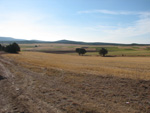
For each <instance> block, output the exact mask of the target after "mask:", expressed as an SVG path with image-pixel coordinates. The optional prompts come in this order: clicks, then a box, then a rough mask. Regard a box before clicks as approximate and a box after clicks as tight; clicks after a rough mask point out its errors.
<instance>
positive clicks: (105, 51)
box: [99, 48, 108, 57]
mask: <svg viewBox="0 0 150 113" xmlns="http://www.w3.org/2000/svg"><path fill="white" fill-rule="evenodd" d="M107 53H108V51H107V49H105V48H102V49H101V50H100V51H99V54H100V55H102V56H103V57H104V56H105V55H106V54H107Z"/></svg>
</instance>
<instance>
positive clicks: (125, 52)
mask: <svg viewBox="0 0 150 113" xmlns="http://www.w3.org/2000/svg"><path fill="white" fill-rule="evenodd" d="M20 46H21V48H22V51H38V52H47V53H60V54H62V53H63V54H71V55H76V53H75V49H76V48H80V47H83V48H84V47H85V48H86V50H87V53H86V54H85V55H88V56H97V55H99V54H98V51H99V50H100V49H101V48H102V47H104V48H106V49H107V50H108V56H134V57H135V56H136V57H137V56H150V47H149V46H110V45H109V46H108V45H103V46H102V45H96V46H95V45H78V44H20Z"/></svg>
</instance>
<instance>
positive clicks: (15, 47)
mask: <svg viewBox="0 0 150 113" xmlns="http://www.w3.org/2000/svg"><path fill="white" fill-rule="evenodd" d="M0 50H1V51H5V52H8V53H18V52H19V51H20V47H19V45H18V44H17V43H13V44H9V45H7V46H6V47H4V46H2V45H1V44H0Z"/></svg>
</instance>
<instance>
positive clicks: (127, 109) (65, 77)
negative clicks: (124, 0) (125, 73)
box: [0, 56, 150, 113]
mask: <svg viewBox="0 0 150 113" xmlns="http://www.w3.org/2000/svg"><path fill="white" fill-rule="evenodd" d="M22 63H23V62H22ZM26 65H28V64H26ZM34 68H36V69H37V70H39V72H37V71H33V70H32V71H31V70H30V69H29V68H25V67H22V66H21V62H16V61H13V60H12V59H8V58H4V57H3V56H0V113H149V112H150V95H149V94H150V81H144V80H132V79H125V78H117V77H112V76H107V77H104V76H101V75H91V74H83V73H73V72H69V71H66V70H62V69H58V68H54V67H52V68H49V69H47V68H40V67H34ZM47 72H48V73H47Z"/></svg>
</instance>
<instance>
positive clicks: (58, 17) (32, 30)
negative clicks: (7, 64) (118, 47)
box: [0, 0, 150, 43]
mask: <svg viewBox="0 0 150 113" xmlns="http://www.w3.org/2000/svg"><path fill="white" fill-rule="evenodd" d="M0 36H3V37H14V38H20V39H29V40H30V39H37V40H47V41H55V40H61V39H68V40H75V41H86V42H115V43H150V0H0Z"/></svg>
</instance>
